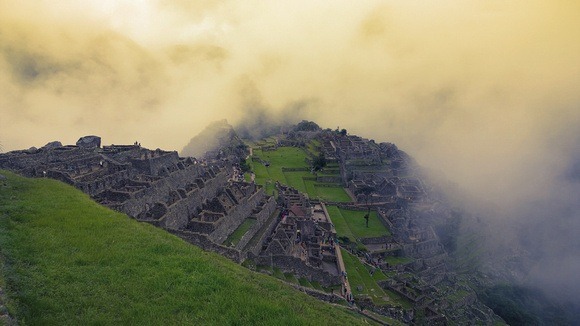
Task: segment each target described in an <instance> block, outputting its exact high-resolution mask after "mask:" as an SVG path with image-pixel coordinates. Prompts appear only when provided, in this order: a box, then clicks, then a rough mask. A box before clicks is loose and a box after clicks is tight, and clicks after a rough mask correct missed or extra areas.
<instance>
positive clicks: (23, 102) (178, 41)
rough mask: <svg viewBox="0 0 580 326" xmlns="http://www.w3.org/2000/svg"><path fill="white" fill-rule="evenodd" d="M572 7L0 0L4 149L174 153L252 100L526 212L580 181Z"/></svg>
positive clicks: (484, 0) (560, 0) (578, 23)
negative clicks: (88, 140) (87, 143)
mask: <svg viewBox="0 0 580 326" xmlns="http://www.w3.org/2000/svg"><path fill="white" fill-rule="evenodd" d="M579 17H580V3H579V2H578V1H577V0H556V1H554V0H526V1H524V0H471V1H446V0H438V1H430V0H425V1H409V0H399V1H337V0H333V1H297V0H292V1H219V0H215V1H214V0H207V1H189V0H157V1H155V0H149V1H147V0H142V1H137V0H90V1H77V0H58V1H48V0H36V1H32V0H29V1H26V0H19V1H11V0H0V143H1V144H2V146H3V149H4V151H7V150H13V149H21V148H28V147H31V146H36V147H40V146H43V145H44V144H46V143H47V142H49V141H53V140H60V141H62V142H63V143H65V144H70V143H74V142H75V141H76V140H77V139H78V138H79V137H80V136H83V135H87V134H96V135H100V136H101V137H103V143H104V144H111V143H133V142H134V141H135V140H138V141H140V142H141V143H142V145H143V146H145V147H149V148H157V147H160V148H163V149H175V150H180V149H181V148H183V146H184V145H185V144H187V142H188V141H189V139H190V138H191V137H192V136H194V135H195V134H196V133H197V132H198V131H200V130H201V129H202V128H203V127H204V126H205V125H206V124H208V123H209V122H210V121H213V120H218V119H223V118H227V119H228V120H229V121H230V122H231V123H234V124H235V122H236V121H238V120H240V119H242V118H243V116H244V115H246V114H248V112H255V109H256V108H260V109H265V110H267V111H268V112H272V114H280V115H283V116H290V117H292V119H313V120H315V121H317V122H318V123H319V124H320V125H321V126H322V127H330V128H335V127H337V126H340V127H341V128H346V129H348V130H349V131H350V132H352V133H356V134H359V135H362V136H365V137H368V138H374V139H375V140H377V141H391V142H394V143H396V144H397V145H398V146H399V147H400V148H402V149H403V150H405V151H407V152H409V153H410V154H411V155H413V156H414V157H415V158H417V160H418V161H419V163H420V164H421V165H423V166H425V167H427V168H430V169H433V170H438V171H441V172H442V173H443V174H445V175H446V176H447V178H448V179H449V180H451V181H453V182H456V183H457V184H458V185H459V186H460V187H462V188H465V189H467V190H469V191H471V192H472V193H474V194H476V196H479V197H481V198H482V200H489V201H491V202H493V203H495V204H497V205H498V206H499V207H504V208H505V209H507V210H508V211H509V209H513V208H514V207H515V209H519V208H521V207H522V206H526V205H528V203H530V202H533V201H534V200H542V199H544V200H545V199H546V198H552V197H551V196H553V194H554V193H558V191H562V189H568V188H566V187H572V189H578V187H577V183H573V182H572V183H570V181H569V180H568V179H566V178H565V177H562V176H563V175H566V173H568V172H569V171H570V169H572V167H573V166H574V164H576V163H577V162H578V161H580V148H579V146H580V145H579V144H580V132H579V130H580V19H579ZM574 171H576V170H574ZM576 173H577V172H576ZM576 182H577V181H576ZM569 193H570V192H567V194H569ZM572 194H573V195H576V194H578V193H574V192H572ZM574 198H575V197H574V196H572V202H574ZM518 212H519V213H520V214H521V212H522V211H521V210H518ZM575 216H576V217H577V212H576V215H575ZM577 220H578V219H576V220H575V222H574V223H575V224H573V227H578V226H579V225H578V222H577ZM576 254H577V253H576Z"/></svg>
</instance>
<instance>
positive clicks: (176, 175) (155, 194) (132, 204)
mask: <svg viewBox="0 0 580 326" xmlns="http://www.w3.org/2000/svg"><path fill="white" fill-rule="evenodd" d="M199 176H200V171H199V167H198V166H195V165H192V166H189V167H187V168H185V169H184V170H177V171H175V172H173V173H171V174H170V175H169V176H168V177H167V178H163V179H160V180H157V181H155V182H154V184H152V185H151V187H150V188H145V189H141V190H139V191H137V192H135V193H133V196H132V197H133V198H132V199H131V200H128V201H127V202H125V203H123V205H122V206H121V207H122V208H121V210H122V211H123V212H125V213H127V214H128V215H129V216H132V217H135V218H136V217H137V216H138V215H139V214H140V213H142V212H145V210H146V205H147V204H149V205H151V204H153V203H165V202H166V201H167V198H168V195H169V192H170V191H172V190H176V189H179V188H185V186H186V185H187V184H189V183H195V179H197V178H199ZM226 182H227V174H226V173H225V172H223V171H222V172H220V173H218V174H217V175H216V176H215V178H212V179H209V180H207V181H206V182H205V185H204V187H203V188H201V189H198V190H197V191H193V192H192V193H191V194H189V195H188V197H187V198H188V200H189V201H190V204H193V203H201V201H203V199H204V198H213V197H215V194H216V193H217V191H218V190H219V189H220V188H221V187H223V185H224V184H225V183H226ZM190 197H191V198H190ZM166 223H167V225H171V224H172V222H171V221H168V222H166Z"/></svg>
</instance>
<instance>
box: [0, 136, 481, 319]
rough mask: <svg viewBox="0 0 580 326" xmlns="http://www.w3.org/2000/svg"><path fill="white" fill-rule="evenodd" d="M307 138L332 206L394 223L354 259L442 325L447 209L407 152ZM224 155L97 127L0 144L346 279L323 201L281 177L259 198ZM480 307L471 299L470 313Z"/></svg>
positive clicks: (140, 214)
mask: <svg viewBox="0 0 580 326" xmlns="http://www.w3.org/2000/svg"><path fill="white" fill-rule="evenodd" d="M310 136H312V135H310ZM313 137H317V139H318V140H319V141H320V144H321V151H322V152H323V154H324V155H325V157H326V159H327V161H328V162H336V163H338V166H339V174H340V177H338V178H336V177H333V178H335V179H337V180H334V179H333V180H320V182H331V183H340V184H342V185H343V186H344V187H345V188H346V189H347V191H348V192H349V193H350V194H351V196H352V197H353V199H354V201H353V202H351V203H346V204H344V203H334V204H336V205H339V206H342V207H345V208H348V209H358V210H367V209H369V208H371V209H373V210H375V211H376V212H377V214H378V217H379V219H380V221H381V222H382V223H383V224H384V225H385V227H387V228H388V229H389V230H390V231H391V233H392V235H391V236H384V237H377V238H367V239H360V240H361V242H362V243H364V244H365V246H366V247H367V248H368V250H369V251H368V252H366V253H364V255H363V258H361V260H363V261H364V262H365V263H367V264H371V265H372V266H376V267H378V268H381V269H383V270H384V271H385V272H396V273H397V277H394V278H392V279H390V280H389V281H388V282H382V283H381V286H383V287H384V288H386V289H388V290H390V291H394V292H396V293H398V294H399V295H400V296H402V297H405V298H407V300H409V301H410V302H412V303H413V304H414V306H415V307H416V308H417V309H421V310H422V311H423V313H424V315H425V316H426V317H427V320H429V321H430V322H432V323H434V324H439V323H442V324H444V323H445V322H446V317H445V316H444V314H443V313H442V312H443V311H447V310H445V309H451V308H453V307H452V306H451V308H449V306H447V305H445V304H440V303H441V302H445V299H444V298H442V297H441V293H442V291H440V290H439V287H440V285H441V284H443V283H445V281H446V280H447V279H449V277H450V276H449V275H450V274H449V271H448V267H447V264H446V262H447V253H446V251H445V249H444V248H443V246H442V245H441V243H440V241H439V239H438V236H437V234H436V232H435V231H434V230H433V223H434V222H435V221H444V220H445V219H446V218H448V217H449V216H448V215H449V214H448V212H446V211H445V210H441V209H439V208H440V207H441V205H440V203H439V202H438V201H437V200H436V199H434V198H435V197H434V196H431V194H430V192H429V188H428V187H427V186H426V185H425V184H424V183H423V181H422V179H421V178H420V177H419V176H418V175H417V173H416V170H415V168H414V163H413V161H412V159H411V158H410V157H409V156H408V155H407V154H406V153H404V152H402V151H400V150H398V148H397V147H396V146H395V145H394V144H390V143H380V144H376V143H375V142H374V141H372V140H367V139H364V138H360V137H357V136H350V135H341V134H339V133H336V132H332V131H321V132H319V133H318V134H317V136H312V137H311V138H313ZM294 141H300V139H298V140H294ZM214 152H215V153H214ZM212 153H214V154H215V155H212ZM232 153H233V152H232ZM230 156H231V155H230ZM230 156H228V155H224V152H223V151H219V150H216V151H210V152H208V156H207V157H204V158H203V159H200V160H198V159H195V158H192V157H180V156H179V155H178V154H177V152H172V151H163V150H160V149H156V150H149V149H146V148H143V147H141V146H140V144H139V143H138V142H135V143H134V144H133V145H110V146H103V147H101V139H100V137H97V136H86V137H82V138H80V139H79V141H78V142H77V144H76V145H66V146H63V145H62V144H61V143H59V142H51V143H49V144H47V145H46V146H44V147H41V148H39V149H36V148H30V149H28V150H22V151H12V152H9V153H5V154H0V168H4V169H9V170H13V171H16V172H17V173H20V174H22V175H25V176H28V177H49V178H53V179H57V180H60V181H63V182H65V183H68V184H70V185H73V186H75V187H77V188H78V189H80V190H82V191H83V192H85V193H87V194H89V195H90V196H91V197H93V198H94V199H95V200H96V201H98V202H99V203H101V204H103V205H106V206H108V207H111V208H113V209H115V210H118V211H121V212H124V213H126V214H127V215H129V216H131V217H133V218H135V219H136V220H139V221H143V222H147V223H150V224H153V225H155V226H158V227H160V228H163V229H165V230H167V231H169V232H171V233H173V234H175V235H177V236H179V237H181V238H182V239H184V240H185V241H188V242H190V243H192V244H195V245H197V246H200V247H201V248H203V249H205V250H210V251H214V252H218V253H220V254H222V255H223V256H225V257H228V258H230V259H232V260H234V261H236V262H242V261H244V260H245V259H247V258H250V259H251V260H253V261H254V262H255V263H256V264H257V265H263V266H270V267H272V268H278V269H280V270H281V271H282V272H284V273H292V274H294V275H296V276H298V277H304V278H306V279H308V280H309V281H311V282H313V281H315V282H318V283H320V284H321V285H323V286H326V287H330V286H335V285H342V286H343V290H344V289H345V288H346V287H348V284H347V283H348V282H347V281H346V277H345V275H344V271H345V270H344V265H343V264H342V263H341V262H342V258H341V255H340V247H339V244H338V241H337V239H336V231H335V229H334V226H333V224H332V221H331V220H330V216H329V214H328V212H327V211H326V208H325V204H324V203H322V202H316V201H311V200H310V199H309V198H308V196H307V195H305V194H302V193H300V192H298V191H297V190H295V189H293V188H290V187H286V186H284V185H281V184H279V183H278V184H276V188H277V191H278V198H277V200H276V199H275V198H274V197H273V196H268V195H267V194H265V193H264V190H263V188H262V187H261V186H258V185H256V184H255V183H254V182H253V181H252V182H249V183H248V182H245V181H244V179H243V174H242V173H241V170H240V166H239V162H240V157H230ZM234 156H235V155H234ZM243 225H246V226H247V225H249V227H248V228H247V230H246V231H245V232H243V234H242V235H241V237H239V238H237V239H232V237H233V235H234V233H235V232H236V231H237V230H238V229H240V230H241V229H243V228H242V226H243ZM388 256H402V257H407V258H408V259H409V261H408V262H406V263H402V264H399V265H395V266H391V265H389V264H388V263H387V262H386V258H387V257H388ZM408 275H412V277H409V276H408ZM345 281H346V282H345ZM452 288H453V287H452ZM314 292H316V291H314ZM315 295H321V294H320V293H315ZM328 300H331V301H332V300H334V299H332V298H330V299H328ZM374 309H375V311H382V310H384V311H383V313H384V314H385V315H387V316H392V317H394V318H397V319H400V320H411V319H412V317H410V315H412V311H411V313H410V314H409V313H408V312H405V313H402V312H401V311H400V310H396V309H395V310H393V308H389V309H382V308H380V307H374ZM381 309H382V310H381ZM482 310H484V308H481V307H479V308H477V309H476V311H475V313H474V315H478V314H477V312H479V311H482ZM447 315H448V316H449V314H448V312H447ZM487 316H489V314H488V315H487ZM484 317H485V316H484ZM484 317H481V318H480V319H486V318H487V317H485V318H484ZM410 318H411V319H410ZM478 318H479V317H478ZM488 320H489V318H488Z"/></svg>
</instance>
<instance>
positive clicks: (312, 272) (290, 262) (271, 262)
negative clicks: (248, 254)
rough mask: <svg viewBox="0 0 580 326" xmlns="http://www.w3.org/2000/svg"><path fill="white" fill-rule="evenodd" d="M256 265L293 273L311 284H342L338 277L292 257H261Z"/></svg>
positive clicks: (256, 260)
mask: <svg viewBox="0 0 580 326" xmlns="http://www.w3.org/2000/svg"><path fill="white" fill-rule="evenodd" d="M255 263H256V264H257V265H266V266H272V267H277V268H280V270H282V272H283V273H292V274H294V275H296V276H298V277H304V278H306V279H307V280H308V281H310V282H318V283H320V284H321V285H322V286H325V287H328V286H333V285H339V284H341V280H340V278H339V277H338V276H334V275H331V274H330V273H328V272H325V271H324V270H322V269H319V268H314V267H312V266H308V265H306V264H305V263H304V262H303V261H302V260H301V259H299V258H296V257H292V256H259V257H257V258H255Z"/></svg>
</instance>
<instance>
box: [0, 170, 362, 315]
mask: <svg viewBox="0 0 580 326" xmlns="http://www.w3.org/2000/svg"><path fill="white" fill-rule="evenodd" d="M0 173H2V174H3V175H5V176H7V177H8V180H4V181H0V257H2V258H1V259H2V264H1V266H2V269H1V270H0V274H1V276H2V277H0V279H2V280H4V282H5V284H6V286H5V287H3V289H4V290H5V292H6V294H7V296H8V300H9V301H8V305H7V306H8V307H9V310H10V312H11V313H12V314H13V315H14V316H16V318H17V319H18V320H20V321H21V322H23V323H26V324H30V325H64V324H82V325H85V324H107V325H118V324H125V325H127V324H130V325H144V324H147V325H152V324H156V325H161V324H164V325H165V324H190V325H201V324H204V325H232V324H247V325H271V324H277V325H280V324H293V325H298V324H326V325H336V324H362V323H366V322H365V321H364V320H362V319H361V317H360V316H359V315H354V314H353V313H351V312H349V311H346V310H344V309H339V308H336V307H334V306H331V305H328V304H325V303H323V302H320V301H318V300H316V299H314V298H312V297H309V296H307V295H305V294H302V293H300V292H298V291H296V290H294V289H293V288H291V287H289V286H287V285H285V284H283V283H280V282H279V281H278V280H275V279H274V278H272V277H268V276H266V275H262V274H259V273H254V272H250V271H248V270H247V269H245V268H243V267H242V266H240V265H237V264H234V263H232V262H231V261H229V260H227V259H225V258H223V257H222V256H219V255H217V254H214V253H208V252H204V251H202V250H200V249H199V248H197V247H195V246H192V245H190V244H187V243H185V242H184V241H182V240H181V239H179V238H177V237H175V236H172V235H170V234H168V233H167V232H165V231H163V230H161V229H158V228H155V227H153V226H151V225H148V224H144V223H138V222H136V221H135V220H132V219H130V218H129V217H127V216H126V215H123V214H120V213H117V212H114V211H112V210H110V209H107V208H105V207H102V206H100V205H98V204H97V203H95V202H93V201H92V200H90V198H89V197H88V196H87V195H85V194H83V193H81V192H80V191H78V190H76V189H74V188H73V187H70V186H68V185H65V184H63V183H60V182H58V181H55V180H49V179H25V178H22V177H17V176H15V175H13V174H12V173H9V172H5V171H1V172H0Z"/></svg>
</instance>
